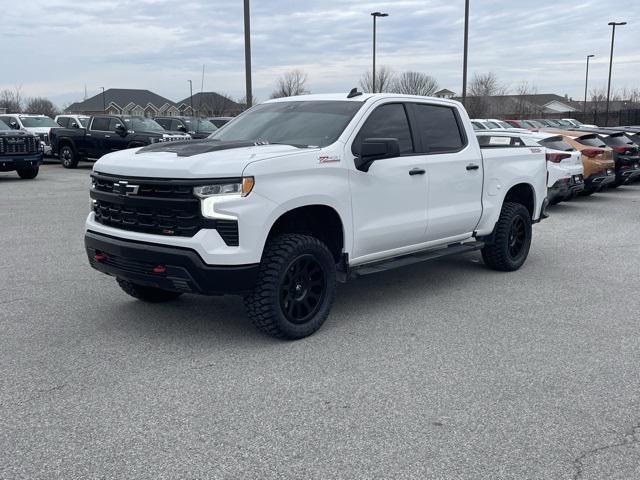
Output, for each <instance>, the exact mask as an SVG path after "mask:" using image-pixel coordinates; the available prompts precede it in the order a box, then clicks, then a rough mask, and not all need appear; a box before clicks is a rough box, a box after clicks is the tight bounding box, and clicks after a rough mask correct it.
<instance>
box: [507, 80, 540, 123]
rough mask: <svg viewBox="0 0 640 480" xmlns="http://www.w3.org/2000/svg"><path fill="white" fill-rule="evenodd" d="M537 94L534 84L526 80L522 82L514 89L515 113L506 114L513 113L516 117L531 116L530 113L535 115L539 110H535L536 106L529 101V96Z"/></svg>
mask: <svg viewBox="0 0 640 480" xmlns="http://www.w3.org/2000/svg"><path fill="white" fill-rule="evenodd" d="M536 93H538V88H537V87H536V86H535V84H534V83H530V82H528V81H526V80H523V81H522V82H520V83H519V84H518V86H517V87H516V105H515V112H507V113H515V114H516V115H517V116H518V117H522V116H526V115H531V114H532V113H536V112H537V111H538V110H539V109H537V108H536V105H535V104H534V103H532V102H531V101H530V98H529V97H530V96H531V95H535V94H536Z"/></svg>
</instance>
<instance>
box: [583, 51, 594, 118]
mask: <svg viewBox="0 0 640 480" xmlns="http://www.w3.org/2000/svg"><path fill="white" fill-rule="evenodd" d="M593 57H595V55H587V73H586V74H585V76H584V114H585V115H586V114H587V85H589V59H590V58H593Z"/></svg>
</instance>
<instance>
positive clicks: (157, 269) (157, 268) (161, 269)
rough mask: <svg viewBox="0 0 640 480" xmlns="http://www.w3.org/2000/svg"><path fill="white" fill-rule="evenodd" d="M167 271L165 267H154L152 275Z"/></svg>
mask: <svg viewBox="0 0 640 480" xmlns="http://www.w3.org/2000/svg"><path fill="white" fill-rule="evenodd" d="M166 271H167V267H165V266H164V265H156V266H155V267H153V273H165V272H166Z"/></svg>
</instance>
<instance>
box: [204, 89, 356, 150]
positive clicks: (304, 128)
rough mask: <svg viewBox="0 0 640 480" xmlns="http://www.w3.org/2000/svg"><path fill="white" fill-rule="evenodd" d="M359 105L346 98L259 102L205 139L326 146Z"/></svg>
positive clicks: (337, 134)
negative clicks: (343, 99)
mask: <svg viewBox="0 0 640 480" xmlns="http://www.w3.org/2000/svg"><path fill="white" fill-rule="evenodd" d="M362 105H363V103H362V102H360V101H347V100H345V101H341V100H333V101H284V102H274V103H263V104H261V105H256V106H255V107H253V108H251V109H250V110H248V111H247V112H246V113H244V114H242V115H241V116H240V117H238V118H236V119H235V120H234V121H233V122H232V123H230V124H229V125H227V126H225V127H224V128H222V129H220V130H218V131H216V132H214V133H213V134H212V135H211V136H210V137H209V138H211V139H212V140H221V141H253V142H268V143H280V144H286V145H294V146H298V147H326V146H327V145H331V144H332V143H334V142H335V141H336V140H337V139H338V137H340V135H341V134H342V132H343V131H344V129H345V128H346V126H347V125H348V124H349V122H350V121H351V119H352V118H353V116H354V115H355V114H356V112H357V111H358V110H360V108H361V107H362Z"/></svg>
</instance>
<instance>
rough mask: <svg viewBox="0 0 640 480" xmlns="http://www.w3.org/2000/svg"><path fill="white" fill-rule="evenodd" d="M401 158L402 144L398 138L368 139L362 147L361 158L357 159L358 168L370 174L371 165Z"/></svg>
mask: <svg viewBox="0 0 640 480" xmlns="http://www.w3.org/2000/svg"><path fill="white" fill-rule="evenodd" d="M399 156H400V142H399V141H398V139H397V138H366V139H365V140H364V141H363V142H362V144H361V145H360V156H359V157H357V158H356V160H355V165H356V168H357V169H358V170H360V171H362V172H368V171H369V168H370V167H371V164H372V163H373V162H375V161H376V160H382V159H383V158H394V157H399Z"/></svg>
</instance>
